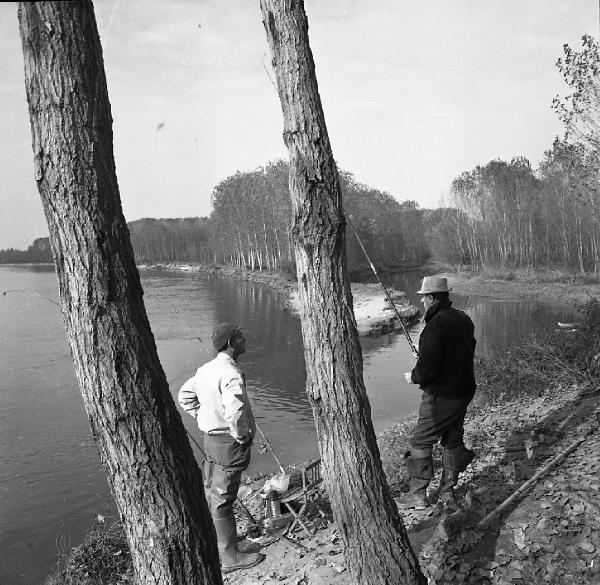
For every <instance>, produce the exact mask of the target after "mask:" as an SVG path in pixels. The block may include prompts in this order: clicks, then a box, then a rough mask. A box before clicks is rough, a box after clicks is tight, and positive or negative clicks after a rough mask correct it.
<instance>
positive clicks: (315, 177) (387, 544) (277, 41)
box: [261, 0, 425, 585]
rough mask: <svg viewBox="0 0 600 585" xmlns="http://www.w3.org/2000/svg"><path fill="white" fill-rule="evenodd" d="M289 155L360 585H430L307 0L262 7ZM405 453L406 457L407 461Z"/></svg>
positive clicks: (306, 315)
mask: <svg viewBox="0 0 600 585" xmlns="http://www.w3.org/2000/svg"><path fill="white" fill-rule="evenodd" d="M261 9H262V14H263V23H264V26H265V30H266V34H267V39H268V42H269V47H270V49H271V55H272V62H273V67H274V69H275V73H276V78H277V87H278V92H279V98H280V101H281V106H282V110H283V119H284V131H283V138H284V142H285V144H286V146H287V148H288V151H289V156H290V193H291V197H292V207H293V226H294V227H293V241H294V250H295V256H296V267H297V275H298V288H299V293H300V300H301V306H302V313H301V316H302V335H303V340H304V354H305V360H306V371H307V372H306V373H307V382H306V384H307V393H308V397H309V401H310V404H311V406H312V411H313V415H314V419H315V424H316V430H317V436H318V439H319V447H320V451H321V457H322V465H323V475H324V479H325V482H326V486H327V493H328V495H329V498H330V500H331V505H332V508H333V513H334V518H335V522H336V525H337V528H338V532H339V534H340V537H341V539H342V541H343V543H344V547H345V551H344V554H345V558H346V563H347V565H348V567H349V569H350V571H351V573H352V576H353V577H354V579H355V581H356V582H357V583H360V584H361V585H375V584H380V585H384V584H385V585H389V584H390V583H405V584H412V583H425V578H424V577H423V575H422V574H421V572H420V569H419V565H418V561H417V558H416V556H415V554H414V553H413V551H412V549H411V546H410V542H409V540H408V537H407V534H406V531H405V529H404V526H403V524H402V520H401V518H400V516H399V514H398V509H397V507H396V504H395V502H394V500H393V498H392V496H391V493H390V490H389V487H388V485H387V483H386V479H385V474H384V472H383V469H382V466H381V460H380V456H379V449H378V447H377V442H376V438H375V432H374V430H373V424H372V422H371V410H370V405H369V400H368V398H367V394H366V391H365V386H364V382H363V371H362V352H361V348H360V344H359V341H358V333H357V329H356V322H355V319H354V313H353V309H352V295H351V291H350V282H349V279H348V273H347V268H346V253H345V248H346V246H345V220H344V215H343V211H342V198H341V190H340V182H339V178H338V173H337V169H336V165H335V161H334V158H333V154H332V150H331V145H330V143H329V137H328V134H327V128H326V126H325V117H324V114H323V108H322V106H321V100H320V97H319V91H318V87H317V80H316V75H315V67H314V62H313V56H312V53H311V50H310V47H309V42H308V22H307V18H306V14H305V12H304V5H303V2H302V1H301V0H261ZM399 456H400V454H399Z"/></svg>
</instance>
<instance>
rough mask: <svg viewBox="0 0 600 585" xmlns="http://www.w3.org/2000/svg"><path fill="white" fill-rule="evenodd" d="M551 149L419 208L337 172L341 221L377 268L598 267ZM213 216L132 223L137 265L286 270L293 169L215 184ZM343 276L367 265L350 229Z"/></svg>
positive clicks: (586, 190)
mask: <svg viewBox="0 0 600 585" xmlns="http://www.w3.org/2000/svg"><path fill="white" fill-rule="evenodd" d="M572 157H573V152H572V149H570V148H569V147H568V146H566V145H565V144H563V143H560V142H557V143H556V144H555V146H554V148H553V150H552V151H549V152H547V153H546V156H545V158H544V161H543V162H542V164H541V165H540V166H539V168H537V169H536V170H534V169H533V168H532V167H531V165H530V163H529V161H528V160H527V159H525V158H514V159H512V160H511V161H510V162H506V161H502V160H493V161H490V162H489V163H487V164H486V165H484V166H477V167H476V168H474V169H473V170H471V171H465V172H464V173H462V174H461V175H460V176H458V177H457V178H456V179H454V181H453V182H452V185H451V191H450V200H449V205H448V206H447V207H440V208H438V209H420V208H419V206H418V204H417V203H416V202H414V201H404V202H402V203H399V202H398V201H397V200H396V199H394V198H393V197H392V196H391V195H389V194H388V193H385V192H382V191H379V190H377V189H373V188H371V187H368V186H366V185H363V184H361V183H358V182H357V181H356V180H355V179H354V177H353V176H352V175H351V174H350V173H348V172H346V171H340V182H341V185H342V191H343V197H344V199H343V201H344V208H345V211H346V215H347V216H348V217H349V218H350V221H351V222H352V225H353V226H354V228H355V229H356V231H357V232H358V234H359V237H360V239H361V241H362V243H363V245H364V246H365V248H366V250H367V252H368V253H369V255H370V256H371V259H372V261H373V263H374V264H375V265H376V266H377V267H378V268H382V269H392V268H394V267H399V266H406V265H417V264H421V263H423V262H425V261H427V260H429V259H432V258H433V259H436V260H438V261H441V262H445V263H448V264H452V265H456V266H459V265H462V266H471V267H474V268H479V267H481V266H483V265H486V266H502V267H504V268H512V267H531V268H540V267H548V268H549V267H553V266H560V267H562V268H567V269H568V268H573V269H577V270H579V271H588V270H593V271H598V269H599V268H600V224H599V221H600V217H599V214H600V208H599V207H598V202H597V200H596V193H595V191H594V190H593V189H591V188H590V187H589V186H588V185H587V183H586V182H585V180H584V179H583V178H582V177H581V176H580V175H578V174H577V172H576V170H577V167H574V166H573V158H572ZM212 207H213V210H212V213H211V215H210V217H196V218H180V219H149V218H148V219H140V220H137V221H133V222H130V223H129V224H128V226H129V231H130V234H131V243H132V246H133V250H134V253H135V257H136V261H137V263H138V264H153V263H167V262H192V263H193V262H197V263H202V264H231V265H236V266H239V267H243V268H247V269H251V270H263V269H271V270H280V269H284V270H293V269H294V258H293V249H292V246H291V237H292V234H291V230H292V209H291V199H290V196H289V191H288V166H287V163H284V162H281V161H279V162H275V163H271V164H268V165H266V166H265V167H261V168H259V169H257V170H255V171H252V172H244V173H242V172H238V173H236V174H234V175H232V176H230V177H228V178H227V179H225V180H224V181H222V182H221V183H219V185H217V187H216V188H215V189H214V191H213V194H212ZM346 242H347V243H346V245H347V254H348V268H349V270H350V271H351V272H355V271H361V270H363V269H365V268H368V266H369V265H368V262H367V259H366V258H365V256H364V254H363V252H362V251H361V249H360V246H359V244H358V242H357V239H356V237H355V235H354V234H353V232H352V231H351V230H350V229H349V228H347V230H346ZM51 261H52V254H51V251H50V246H49V243H48V238H38V239H36V240H35V241H34V242H33V244H32V245H31V246H29V248H28V249H27V250H14V249H8V250H0V263H27V262H51Z"/></svg>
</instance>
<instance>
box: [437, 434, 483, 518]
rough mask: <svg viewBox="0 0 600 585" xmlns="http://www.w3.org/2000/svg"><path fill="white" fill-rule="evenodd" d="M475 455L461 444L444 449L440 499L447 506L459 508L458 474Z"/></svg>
mask: <svg viewBox="0 0 600 585" xmlns="http://www.w3.org/2000/svg"><path fill="white" fill-rule="evenodd" d="M474 457H475V453H474V452H473V451H471V449H467V448H466V447H465V446H464V445H459V446H458V447H454V448H453V449H444V454H443V456H442V465H443V471H442V479H441V481H440V494H439V499H440V501H441V502H442V503H443V504H444V506H445V507H447V508H454V509H457V504H456V500H455V498H454V486H455V485H456V484H457V483H458V474H459V473H460V472H461V471H464V470H465V469H466V468H467V466H468V465H469V463H471V461H473V458H474Z"/></svg>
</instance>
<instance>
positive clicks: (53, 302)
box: [2, 289, 62, 311]
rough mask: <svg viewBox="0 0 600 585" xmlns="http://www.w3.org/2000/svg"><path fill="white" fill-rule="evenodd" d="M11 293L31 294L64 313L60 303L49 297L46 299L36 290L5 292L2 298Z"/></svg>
mask: <svg viewBox="0 0 600 585" xmlns="http://www.w3.org/2000/svg"><path fill="white" fill-rule="evenodd" d="M11 293H27V294H30V295H37V296H38V297H40V298H41V299H43V300H44V301H48V302H49V303H52V304H53V305H56V306H57V307H58V308H59V309H60V310H61V311H62V307H61V306H60V304H59V303H57V302H56V301H53V300H52V299H49V298H48V297H45V296H44V295H41V294H40V293H39V292H37V291H35V290H25V289H13V290H5V291H3V292H2V296H3V297H5V296H6V295H8V294H11Z"/></svg>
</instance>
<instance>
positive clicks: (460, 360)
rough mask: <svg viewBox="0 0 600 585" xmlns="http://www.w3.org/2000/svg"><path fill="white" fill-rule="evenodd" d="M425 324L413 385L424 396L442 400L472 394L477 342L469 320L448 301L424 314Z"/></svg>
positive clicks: (435, 305) (413, 372) (420, 339)
mask: <svg viewBox="0 0 600 585" xmlns="http://www.w3.org/2000/svg"><path fill="white" fill-rule="evenodd" d="M425 323H426V325H425V329H423V332H422V333H421V337H420V338H419V358H418V360H417V365H416V366H415V368H414V369H413V371H412V375H411V378H412V381H413V382H414V383H415V384H419V386H420V387H421V389H422V390H424V391H425V392H429V393H430V394H433V395H435V396H444V397H445V398H460V397H464V396H468V395H469V394H472V393H473V392H475V387H476V386H475V376H474V375H473V357H474V355H475V343H476V341H475V337H474V335H473V331H474V326H473V321H471V318H470V317H469V316H468V315H466V314H465V313H463V312H462V311H458V310H457V309H453V308H452V303H451V302H450V301H438V302H437V303H435V304H434V305H432V306H431V307H429V309H428V310H427V313H426V314H425Z"/></svg>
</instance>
